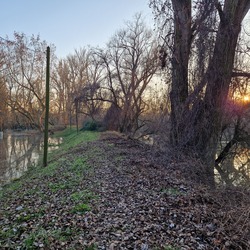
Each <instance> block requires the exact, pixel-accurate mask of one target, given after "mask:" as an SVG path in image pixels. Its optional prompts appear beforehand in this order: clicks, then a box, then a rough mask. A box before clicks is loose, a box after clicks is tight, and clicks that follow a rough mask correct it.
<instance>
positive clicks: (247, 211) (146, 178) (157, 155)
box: [0, 133, 250, 250]
mask: <svg viewBox="0 0 250 250" xmlns="http://www.w3.org/2000/svg"><path fill="white" fill-rule="evenodd" d="M82 136H83V135H82ZM162 159H164V161H163V160H162ZM181 161H182V160H180V159H179V160H176V158H175V156H174V155H171V154H169V155H167V156H166V154H165V155H164V154H163V153H161V152H159V151H158V150H155V149H154V148H152V146H149V145H145V144H144V143H141V142H138V141H135V140H131V139H125V138H123V137H122V136H120V135H117V134H114V133H111V134H109V133H106V134H105V136H103V135H102V136H101V138H100V139H99V140H96V141H92V142H84V143H81V144H79V145H78V146H75V147H73V148H71V149H68V151H67V152H61V153H60V154H58V155H57V156H56V157H54V159H51V160H50V163H49V166H48V167H47V168H44V169H37V170H36V171H35V170H33V171H32V172H31V173H29V174H28V175H27V176H25V177H24V178H22V179H21V180H20V181H16V182H14V183H12V184H11V185H9V186H6V187H5V188H4V189H3V190H2V191H1V197H0V249H89V250H90V249H110V250H112V249H140V250H147V249H148V250H149V249H152V250H157V249H163V250H164V249H165V250H177V249H183V250H184V249H200V250H202V249H250V196H249V193H248V192H247V191H245V190H244V191H243V190H242V189H239V188H238V189H235V188H234V189H220V190H216V191H208V190H207V189H206V188H205V187H202V186H200V185H197V184H195V183H192V182H191V181H190V180H187V179H184V178H182V176H183V174H182V169H183V166H184V167H185V169H187V168H188V167H191V166H190V165H189V164H192V162H188V164H187V162H185V161H183V162H181ZM188 165H189V166H188Z"/></svg>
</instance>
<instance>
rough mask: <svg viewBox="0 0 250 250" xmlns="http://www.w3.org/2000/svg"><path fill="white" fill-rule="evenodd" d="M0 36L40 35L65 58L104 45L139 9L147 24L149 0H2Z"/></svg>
mask: <svg viewBox="0 0 250 250" xmlns="http://www.w3.org/2000/svg"><path fill="white" fill-rule="evenodd" d="M0 9H1V15H0V36H1V37H3V38H6V36H8V37H9V38H11V37H12V36H13V33H14V31H16V32H22V33H24V34H26V35H27V36H31V35H33V34H34V35H40V38H41V39H42V40H46V41H47V43H48V44H54V45H55V46H56V55H57V56H58V57H66V56H67V55H68V54H71V53H73V52H74V50H75V49H80V48H82V47H86V46H88V45H90V46H94V47H96V46H99V47H104V46H105V44H106V43H107V42H108V41H109V39H110V38H111V37H112V36H113V35H114V34H115V32H116V31H117V30H119V29H120V28H123V27H124V26H125V22H126V21H129V20H130V21H131V20H133V17H134V16H135V14H136V13H138V12H141V13H142V14H143V16H144V18H145V20H146V21H147V24H148V25H151V26H153V15H152V14H151V10H150V8H149V7H148V0H1V1H0Z"/></svg>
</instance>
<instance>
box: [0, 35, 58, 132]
mask: <svg viewBox="0 0 250 250" xmlns="http://www.w3.org/2000/svg"><path fill="white" fill-rule="evenodd" d="M46 47H47V43H46V42H45V41H41V40H40V37H39V36H37V37H35V36H32V37H27V36H26V35H25V34H23V33H14V40H9V39H8V38H7V39H6V40H5V41H4V42H3V43H2V53H3V55H4V65H5V71H4V78H5V81H6V83H7V86H8V92H9V96H8V102H7V104H8V106H9V107H10V108H11V111H12V113H15V115H16V118H18V117H20V115H21V117H20V118H18V120H23V122H25V123H26V125H27V124H28V125H31V126H34V127H36V128H39V129H41V130H42V129H43V120H42V119H43V115H44V109H45V104H44V92H45V90H44V87H43V86H44V82H45V66H46V65H45V63H46V60H45V58H46V54H45V51H46ZM52 55H53V53H52ZM18 114H19V115H18ZM18 120H17V122H18Z"/></svg>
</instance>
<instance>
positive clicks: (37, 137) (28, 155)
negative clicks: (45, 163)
mask: <svg viewBox="0 0 250 250" xmlns="http://www.w3.org/2000/svg"><path fill="white" fill-rule="evenodd" d="M61 142H62V138H49V145H55V146H50V147H49V151H50V150H53V149H56V148H57V147H58V146H56V145H59V144H60V143H61ZM42 154H43V135H42V134H39V133H36V132H4V133H3V138H2V139H0V187H1V186H2V185H4V184H6V183H8V182H10V181H11V180H14V179H17V178H20V177H21V176H22V175H23V174H24V172H25V171H27V170H28V168H29V167H31V166H34V165H36V164H37V162H38V159H39V156H42Z"/></svg>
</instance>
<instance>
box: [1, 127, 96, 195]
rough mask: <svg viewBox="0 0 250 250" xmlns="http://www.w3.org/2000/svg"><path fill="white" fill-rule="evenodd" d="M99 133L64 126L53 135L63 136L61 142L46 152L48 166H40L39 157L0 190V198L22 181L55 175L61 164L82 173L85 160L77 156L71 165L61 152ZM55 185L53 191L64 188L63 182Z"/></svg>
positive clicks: (11, 191)
mask: <svg viewBox="0 0 250 250" xmlns="http://www.w3.org/2000/svg"><path fill="white" fill-rule="evenodd" d="M99 135H100V133H98V132H91V131H79V132H78V133H77V131H76V129H75V128H66V129H65V130H63V131H60V132H57V133H55V135H54V137H60V138H63V142H62V143H61V144H60V145H59V148H58V149H56V150H54V151H52V152H50V153H49V154H48V162H49V163H48V166H47V167H42V159H40V160H39V163H38V165H37V166H36V167H33V168H30V169H29V170H28V171H27V172H26V173H25V174H24V175H23V176H22V177H21V178H20V179H17V180H15V181H12V182H11V183H9V184H7V185H5V186H4V187H3V189H2V190H0V199H2V198H4V196H5V195H6V193H13V192H15V191H16V190H18V189H20V188H21V186H22V185H23V183H24V182H26V181H28V182H29V181H30V180H31V179H33V178H34V179H36V178H46V177H51V176H54V175H57V171H58V168H59V167H60V166H61V165H69V166H70V167H71V168H72V170H77V171H76V172H78V176H80V173H84V171H83V169H85V170H86V169H88V168H89V167H88V166H86V163H85V160H84V159H83V158H80V157H79V158H77V159H75V161H74V163H73V165H71V164H72V163H71V162H67V159H66V158H65V157H64V156H63V154H65V153H67V151H68V150H70V149H71V148H74V147H76V146H77V145H79V144H81V143H84V142H88V141H94V140H97V139H98V137H99ZM57 185H59V186H52V190H53V191H56V190H58V189H59V188H60V187H62V188H66V187H65V186H63V185H64V184H57ZM60 185H62V186H60ZM27 192H28V190H27Z"/></svg>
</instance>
